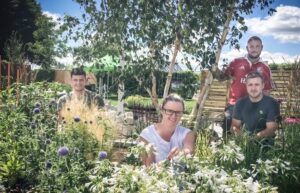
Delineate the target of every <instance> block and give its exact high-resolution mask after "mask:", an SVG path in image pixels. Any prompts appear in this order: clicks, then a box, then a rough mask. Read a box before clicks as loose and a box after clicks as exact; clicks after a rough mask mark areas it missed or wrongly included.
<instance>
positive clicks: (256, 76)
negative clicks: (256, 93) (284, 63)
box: [246, 71, 264, 82]
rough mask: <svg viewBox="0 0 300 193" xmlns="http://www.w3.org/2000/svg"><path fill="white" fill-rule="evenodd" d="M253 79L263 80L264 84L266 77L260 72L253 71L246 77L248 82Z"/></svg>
mask: <svg viewBox="0 0 300 193" xmlns="http://www.w3.org/2000/svg"><path fill="white" fill-rule="evenodd" d="M252 78H260V79H261V80H262V82H264V77H263V75H262V74H261V73H260V72H258V71H252V72H249V73H248V74H247V77H246V82H247V81H248V80H249V79H252Z"/></svg>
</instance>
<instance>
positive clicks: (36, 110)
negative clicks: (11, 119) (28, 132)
mask: <svg viewBox="0 0 300 193" xmlns="http://www.w3.org/2000/svg"><path fill="white" fill-rule="evenodd" d="M33 112H34V113H35V114H38V113H40V112H41V109H40V108H38V107H35V108H34V109H33Z"/></svg>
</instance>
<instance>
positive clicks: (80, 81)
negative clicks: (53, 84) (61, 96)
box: [71, 75, 86, 92]
mask: <svg viewBox="0 0 300 193" xmlns="http://www.w3.org/2000/svg"><path fill="white" fill-rule="evenodd" d="M85 84H86V78H85V76H84V75H73V76H72V77H71V85H72V89H73V91H76V92H80V91H83V90H84V89H85Z"/></svg>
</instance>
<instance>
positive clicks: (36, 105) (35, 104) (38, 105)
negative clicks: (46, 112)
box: [34, 102, 42, 108]
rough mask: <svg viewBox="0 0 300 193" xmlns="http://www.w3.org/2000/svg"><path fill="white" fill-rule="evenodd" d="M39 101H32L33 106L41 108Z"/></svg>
mask: <svg viewBox="0 0 300 193" xmlns="http://www.w3.org/2000/svg"><path fill="white" fill-rule="evenodd" d="M41 106H42V105H41V103H40V102H36V103H34V107H35V108H41Z"/></svg>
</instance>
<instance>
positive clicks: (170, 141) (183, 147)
mask: <svg viewBox="0 0 300 193" xmlns="http://www.w3.org/2000/svg"><path fill="white" fill-rule="evenodd" d="M183 111H184V101H183V99H182V98H181V97H180V96H179V95H177V94H170V95H169V96H167V97H166V98H165V99H164V100H163V103H162V106H161V122H160V123H156V124H153V125H150V126H148V127H147V128H145V129H144V130H143V131H142V132H141V134H140V136H139V141H140V142H144V143H146V144H149V143H150V144H151V145H152V149H151V152H150V154H148V155H146V156H143V157H142V161H143V163H144V164H145V165H146V166H149V165H151V164H152V163H157V162H160V161H162V160H166V159H168V160H171V159H172V158H173V157H174V156H176V155H178V153H179V152H183V153H185V154H191V153H193V151H194V146H195V138H196V137H195V133H194V132H192V131H191V130H190V129H187V128H185V127H182V126H180V125H179V122H180V119H181V117H182V115H183Z"/></svg>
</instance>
